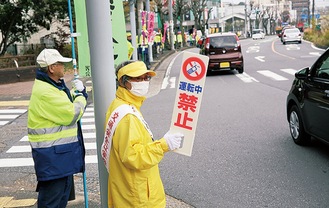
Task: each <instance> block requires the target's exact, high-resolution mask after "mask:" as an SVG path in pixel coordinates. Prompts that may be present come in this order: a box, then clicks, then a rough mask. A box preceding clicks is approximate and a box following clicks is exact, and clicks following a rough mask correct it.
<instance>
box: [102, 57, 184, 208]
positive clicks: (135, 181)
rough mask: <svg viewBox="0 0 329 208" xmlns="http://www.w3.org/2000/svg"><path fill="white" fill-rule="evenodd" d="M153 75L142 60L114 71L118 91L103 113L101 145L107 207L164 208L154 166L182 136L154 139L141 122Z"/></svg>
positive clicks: (160, 183)
mask: <svg viewBox="0 0 329 208" xmlns="http://www.w3.org/2000/svg"><path fill="white" fill-rule="evenodd" d="M155 75H156V73H155V72H154V71H152V70H147V68H146V65H145V64H144V62H142V61H126V62H123V63H121V64H119V65H118V66H117V68H116V77H117V81H118V88H117V91H116V98H115V99H114V100H113V101H112V103H111V104H110V106H109V108H108V110H107V113H106V121H107V122H106V127H105V128H106V130H105V137H104V142H103V145H102V157H103V160H104V162H105V166H106V168H107V170H108V172H109V176H108V207H109V208H112V207H116V208H117V207H125V208H126V207H127V208H128V207H149V208H158V207H159V208H164V207H165V206H166V199H165V192H164V188H163V184H162V180H161V178H160V173H159V167H158V164H159V163H160V161H161V160H162V158H163V157H164V153H166V152H168V151H171V150H175V149H177V148H179V147H180V144H181V141H182V138H183V134H181V133H169V132H168V133H166V134H165V135H164V137H163V138H161V139H159V140H154V139H153V134H152V132H151V130H150V128H149V126H148V125H147V123H146V121H145V120H144V119H143V116H142V114H141V112H140V108H141V105H142V103H143V102H144V100H145V99H146V97H145V96H146V93H147V92H148V89H149V84H150V79H151V77H153V76H155Z"/></svg>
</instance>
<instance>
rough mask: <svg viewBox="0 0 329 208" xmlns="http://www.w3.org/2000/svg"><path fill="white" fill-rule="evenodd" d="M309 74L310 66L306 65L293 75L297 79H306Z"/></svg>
mask: <svg viewBox="0 0 329 208" xmlns="http://www.w3.org/2000/svg"><path fill="white" fill-rule="evenodd" d="M309 74H310V68H309V67H306V68H303V69H301V70H299V71H298V72H296V73H295V77H296V78H297V79H306V78H308V77H309Z"/></svg>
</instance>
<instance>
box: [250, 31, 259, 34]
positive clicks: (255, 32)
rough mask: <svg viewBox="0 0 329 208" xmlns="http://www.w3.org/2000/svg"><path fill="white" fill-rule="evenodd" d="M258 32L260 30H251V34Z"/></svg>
mask: <svg viewBox="0 0 329 208" xmlns="http://www.w3.org/2000/svg"><path fill="white" fill-rule="evenodd" d="M258 33H260V30H253V31H252V34H258Z"/></svg>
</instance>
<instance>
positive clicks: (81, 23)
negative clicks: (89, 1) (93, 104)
mask: <svg viewBox="0 0 329 208" xmlns="http://www.w3.org/2000/svg"><path fill="white" fill-rule="evenodd" d="M74 11H75V21H76V28H77V34H79V35H77V42H78V69H79V75H80V76H82V77H90V76H91V69H90V54H89V44H88V28H87V17H86V2H85V1H79V0H74Z"/></svg>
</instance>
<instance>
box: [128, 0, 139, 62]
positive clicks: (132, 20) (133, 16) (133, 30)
mask: <svg viewBox="0 0 329 208" xmlns="http://www.w3.org/2000/svg"><path fill="white" fill-rule="evenodd" d="M135 1H136V0H130V1H129V9H130V12H129V13H130V26H131V42H132V45H133V46H134V52H133V60H135V61H136V60H137V59H138V56H137V50H138V46H137V42H136V40H137V38H136V37H137V36H136V14H135Z"/></svg>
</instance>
